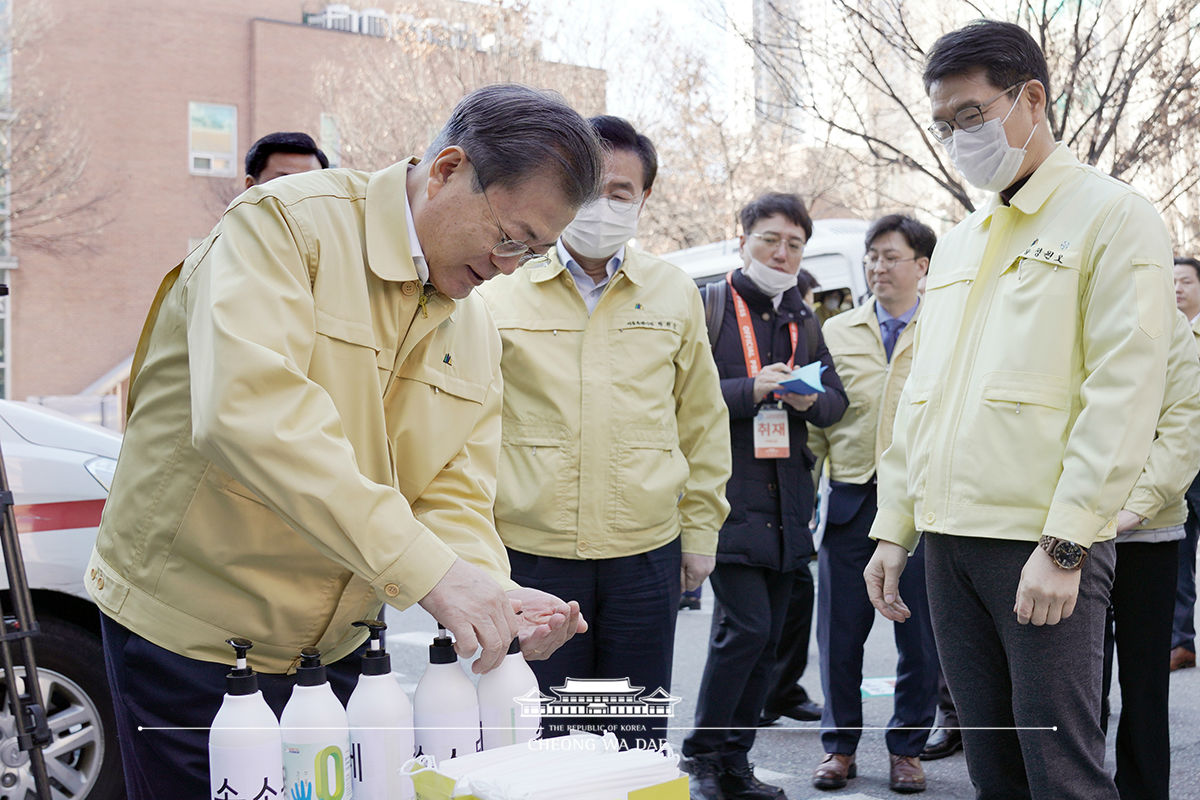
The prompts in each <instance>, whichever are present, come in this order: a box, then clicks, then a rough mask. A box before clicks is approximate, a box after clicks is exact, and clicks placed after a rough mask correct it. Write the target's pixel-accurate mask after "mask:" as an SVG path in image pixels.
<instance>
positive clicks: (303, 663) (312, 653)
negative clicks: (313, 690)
mask: <svg viewBox="0 0 1200 800" xmlns="http://www.w3.org/2000/svg"><path fill="white" fill-rule="evenodd" d="M296 683H297V684H298V685H300V686H320V685H321V684H322V683H325V667H324V665H322V664H321V651H320V650H318V649H317V648H315V647H306V648H304V649H303V650H301V651H300V666H298V667H296Z"/></svg>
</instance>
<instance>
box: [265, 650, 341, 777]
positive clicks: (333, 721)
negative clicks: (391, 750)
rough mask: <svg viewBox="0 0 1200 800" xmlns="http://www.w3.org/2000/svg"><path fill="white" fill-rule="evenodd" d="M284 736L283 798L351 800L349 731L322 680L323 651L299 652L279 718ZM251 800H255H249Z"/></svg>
mask: <svg viewBox="0 0 1200 800" xmlns="http://www.w3.org/2000/svg"><path fill="white" fill-rule="evenodd" d="M279 728H280V732H281V733H282V734H283V779H284V792H283V795H284V796H286V797H289V798H292V797H295V798H312V800H317V798H320V800H350V799H351V797H353V792H354V790H353V787H352V785H351V782H350V728H349V725H348V724H347V721H346V709H344V708H342V704H341V703H340V702H339V701H338V699H337V697H336V696H335V695H334V694H333V689H331V688H330V687H329V683H328V682H326V680H325V667H324V666H323V665H322V664H321V651H320V650H318V649H317V648H315V647H306V648H304V649H303V650H301V651H300V666H299V667H297V668H296V685H295V686H294V687H293V688H292V696H291V697H290V698H288V701H287V705H286V706H284V707H283V714H282V716H280V718H279ZM251 797H253V795H251Z"/></svg>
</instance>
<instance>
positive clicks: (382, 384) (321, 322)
mask: <svg viewBox="0 0 1200 800" xmlns="http://www.w3.org/2000/svg"><path fill="white" fill-rule="evenodd" d="M315 329H316V334H317V335H316V339H315V341H314V343H313V357H312V359H311V360H310V362H309V377H311V378H313V380H315V381H317V382H318V383H320V384H321V385H323V386H324V387H325V388H326V389H327V390H329V391H330V393H331V394H332V393H333V391H334V389H335V384H338V385H342V384H350V385H352V386H353V387H354V390H355V391H361V387H360V386H358V380H361V379H362V378H363V377H364V376H366V375H375V376H376V377H377V378H378V380H379V393H380V395H381V396H382V395H383V393H384V392H385V391H387V381H388V379H389V378H390V377H391V375H392V370H393V369H394V367H395V360H396V351H395V350H393V349H390V348H382V347H380V346H379V344H378V343H377V342H376V339H375V332H374V331H373V330H372V329H371V326H370V325H368V324H366V323H362V322H352V321H349V320H345V319H341V318H340V317H335V316H332V315H330V314H327V313H325V312H323V311H321V310H320V309H317V314H316V328H315ZM351 375H353V376H354V377H353V379H352V378H351ZM326 376H328V378H327V377H326ZM330 379H331V380H330Z"/></svg>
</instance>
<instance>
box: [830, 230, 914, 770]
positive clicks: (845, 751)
mask: <svg viewBox="0 0 1200 800" xmlns="http://www.w3.org/2000/svg"><path fill="white" fill-rule="evenodd" d="M935 244H937V236H936V235H935V234H934V232H933V231H932V230H931V229H930V228H929V226H927V225H924V224H922V223H920V222H918V221H917V220H915V219H913V218H911V217H906V216H903V215H900V214H891V215H889V216H886V217H882V218H880V219H878V220H876V221H875V222H874V223H873V224H872V225H871V227H870V229H869V230H868V231H867V237H866V248H867V255H866V257H865V258H864V259H863V264H864V267H865V268H866V271H867V283H868V285H870V287H871V290H872V291H873V292H874V295H875V296H874V298H873V299H872V300H871V301H870V302H868V303H865V304H863V305H861V306H859V307H858V308H856V309H853V310H852V311H847V312H846V313H844V314H840V315H838V316H836V317H833V318H832V319H830V320H829V321H828V322H826V323H825V326H824V328H823V329H822V333H823V334H824V336H825V342H826V343H827V344H828V345H829V352H830V353H832V354H833V363H834V364H835V365H836V366H837V370H838V375H840V376H841V378H842V381H843V382H844V384H845V387H846V395H847V396H848V397H849V398H850V403H851V405H852V407H853V408H854V413H853V414H847V415H846V416H845V417H843V418H842V419H841V421H840V422H837V423H835V424H834V425H831V426H829V427H828V428H824V429H822V428H818V427H815V426H813V427H810V428H809V432H808V434H809V441H810V442H811V446H812V451H813V453H814V454H815V455H816V457H817V460H818V463H820V460H821V459H822V458H825V459H827V461H828V470H829V479H830V481H829V485H830V492H829V514H828V517H827V519H826V523H825V535H824V537H823V538H822V540H821V549H820V553H819V555H818V569H819V575H820V577H819V580H818V581H817V585H818V586H819V587H820V588H819V590H818V592H817V643H818V645H819V647H820V652H821V691H822V693H823V694H824V695H825V714H824V716H823V717H822V720H821V744H822V745H823V746H824V748H825V753H826V755H825V758H824V760H823V761H822V762H821V763H820V765H819V766H818V767H817V768H816V771H815V772H814V773H813V785H814V786H816V787H817V788H818V789H840V788H842V787H843V786H845V785H846V782H847V781H848V780H849V779H850V778H853V777H854V776H855V774H856V772H857V766H856V763H855V751H856V750H857V748H858V741H859V738H860V737H861V735H862V730H861V729H862V724H863V711H862V694H861V693H860V690H859V687H860V686H861V685H862V677H863V675H862V669H863V648H864V646H865V645H866V641H867V635H868V634H869V633H870V632H871V625H872V623H873V622H874V621H875V610H874V609H873V608H872V607H871V600H870V598H868V597H867V593H866V591H865V590H864V588H863V585H862V582H861V580H860V576H861V575H862V572H863V569H864V568H865V567H866V566H867V562H868V561H869V560H870V558H871V553H872V552H873V551H874V549H875V544H874V542H872V541H871V539H870V538H869V537H868V536H867V534H868V532H869V531H870V530H871V522H872V520H874V518H875V470H876V468H877V466H878V464H879V457H880V456H881V455H882V454H883V451H884V450H886V449H887V448H888V445H890V444H891V441H892V422H893V420H894V418H895V413H896V406H897V403H898V402H899V399H900V392H901V390H902V389H903V387H904V381H905V379H906V378H907V377H908V371H909V369H910V368H911V367H912V359H913V346H912V344H913V339H914V337H915V336H916V331H917V311H918V309H919V297H920V294H919V292H918V290H917V287H918V285H919V283H920V281H921V278H922V277H924V275H925V272H926V270H927V269H928V268H929V258H930V256H932V255H933V248H934V245H935ZM900 591H901V592H902V593H903V594H904V597H905V598H906V600H907V602H908V607H909V610H910V611H912V617H911V618H910V619H909V620H908V622H907V623H905V624H903V625H896V626H895V627H896V629H895V632H894V633H895V639H896V650H897V651H898V653H899V662H898V664H897V670H896V691H895V712H894V713H893V715H892V718H891V720H890V721H889V722H888V731H887V734H886V736H885V738H886V740H887V749H888V754H889V761H890V763H889V771H890V777H889V782H890V786H891V788H892V790H893V791H897V792H919V791H922V790H924V788H925V773H924V770H923V769H922V768H921V762H920V761H919V760H918V756H919V755H920V754H921V749H922V748H923V747H924V746H925V739H926V737H928V735H929V729H930V726H932V725H933V721H934V713H935V709H936V706H937V682H938V668H937V650H936V648H935V646H934V643H933V628H932V627H931V626H930V623H929V604H928V602H927V601H926V599H925V550H924V546H923V545H918V546H917V549H916V550H915V551H914V552H913V556H912V558H910V559H909V562H908V567H907V569H906V570H905V571H904V574H903V576H902V577H901V579H900Z"/></svg>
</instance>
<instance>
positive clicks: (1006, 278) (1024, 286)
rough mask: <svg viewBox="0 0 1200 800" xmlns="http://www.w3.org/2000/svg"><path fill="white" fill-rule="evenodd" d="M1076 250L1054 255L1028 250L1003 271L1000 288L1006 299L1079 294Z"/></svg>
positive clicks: (1032, 248)
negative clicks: (1003, 291)
mask: <svg viewBox="0 0 1200 800" xmlns="http://www.w3.org/2000/svg"><path fill="white" fill-rule="evenodd" d="M1079 263H1080V256H1079V251H1078V250H1067V251H1065V252H1056V251H1054V250H1047V249H1042V248H1040V247H1031V248H1030V249H1027V250H1026V251H1025V252H1024V253H1022V254H1021V255H1020V256H1018V257H1017V258H1016V259H1015V260H1014V261H1013V262H1012V263H1010V264H1009V265H1008V266H1007V267H1006V268H1005V270H1004V273H1003V274H1002V276H1001V286H1002V287H1004V289H1005V291H1006V293H1007V294H1008V296H1010V297H1014V298H1018V299H1020V300H1024V299H1025V298H1029V297H1035V296H1041V297H1063V296H1067V295H1076V294H1078V291H1079Z"/></svg>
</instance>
